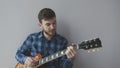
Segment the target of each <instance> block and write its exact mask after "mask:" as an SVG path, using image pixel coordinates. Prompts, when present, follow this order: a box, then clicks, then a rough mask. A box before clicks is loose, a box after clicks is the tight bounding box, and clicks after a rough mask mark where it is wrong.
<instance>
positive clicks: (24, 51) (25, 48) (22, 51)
mask: <svg viewBox="0 0 120 68" xmlns="http://www.w3.org/2000/svg"><path fill="white" fill-rule="evenodd" d="M31 42H32V38H31V36H30V35H29V36H28V37H27V39H26V40H25V41H24V43H23V44H22V46H21V47H20V48H19V49H18V50H17V52H16V55H15V58H16V60H17V61H18V62H19V63H23V64H24V62H25V60H26V56H27V55H29V49H30V46H31Z"/></svg>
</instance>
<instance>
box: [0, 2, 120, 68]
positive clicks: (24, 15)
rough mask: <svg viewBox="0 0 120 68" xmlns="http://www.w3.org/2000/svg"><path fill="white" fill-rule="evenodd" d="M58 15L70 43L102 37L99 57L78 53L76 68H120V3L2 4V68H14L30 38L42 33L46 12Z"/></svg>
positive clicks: (80, 51) (0, 30)
mask: <svg viewBox="0 0 120 68" xmlns="http://www.w3.org/2000/svg"><path fill="white" fill-rule="evenodd" d="M46 7H47V8H52V9H53V10H54V11H55V12H56V15H57V26H58V29H57V31H58V33H60V34H61V35H63V36H65V37H66V38H67V39H68V40H69V42H75V43H80V42H81V41H83V40H88V39H92V38H95V37H99V38H100V39H101V40H102V45H103V48H102V49H100V51H98V52H95V53H87V52H86V51H84V50H78V52H77V55H76V58H75V60H74V68H120V49H119V48H120V30H119V29H120V0H0V68H14V67H15V65H16V63H17V61H16V59H15V53H16V51H17V49H18V48H19V47H20V46H21V44H22V43H23V41H24V40H25V39H26V37H27V36H28V35H29V34H30V33H33V32H38V31H40V30H41V29H40V28H39V27H38V19H37V15H38V12H39V11H40V9H42V8H46Z"/></svg>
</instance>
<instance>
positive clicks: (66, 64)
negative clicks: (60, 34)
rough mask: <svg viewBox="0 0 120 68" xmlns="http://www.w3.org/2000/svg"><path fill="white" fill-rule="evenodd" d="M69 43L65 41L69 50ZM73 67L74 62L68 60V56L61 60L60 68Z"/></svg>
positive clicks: (65, 46) (65, 45)
mask: <svg viewBox="0 0 120 68" xmlns="http://www.w3.org/2000/svg"><path fill="white" fill-rule="evenodd" d="M67 44H68V41H67V40H65V41H64V48H67ZM72 67H73V60H72V59H68V58H67V56H66V55H64V56H62V57H61V58H60V68H72Z"/></svg>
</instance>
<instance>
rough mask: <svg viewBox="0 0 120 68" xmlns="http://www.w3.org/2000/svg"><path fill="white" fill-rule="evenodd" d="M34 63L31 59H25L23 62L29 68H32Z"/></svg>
mask: <svg viewBox="0 0 120 68" xmlns="http://www.w3.org/2000/svg"><path fill="white" fill-rule="evenodd" d="M36 62H37V61H35V60H34V59H33V58H32V57H27V58H26V60H25V65H27V66H29V67H34V66H35V65H36Z"/></svg>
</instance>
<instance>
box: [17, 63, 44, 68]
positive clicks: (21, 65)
mask: <svg viewBox="0 0 120 68" xmlns="http://www.w3.org/2000/svg"><path fill="white" fill-rule="evenodd" d="M15 68H32V67H29V66H25V65H24V64H21V63H18V64H17V65H16V66H15ZM37 68H44V66H43V65H41V66H39V67H37Z"/></svg>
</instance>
